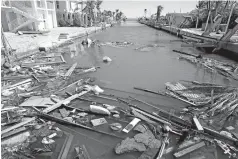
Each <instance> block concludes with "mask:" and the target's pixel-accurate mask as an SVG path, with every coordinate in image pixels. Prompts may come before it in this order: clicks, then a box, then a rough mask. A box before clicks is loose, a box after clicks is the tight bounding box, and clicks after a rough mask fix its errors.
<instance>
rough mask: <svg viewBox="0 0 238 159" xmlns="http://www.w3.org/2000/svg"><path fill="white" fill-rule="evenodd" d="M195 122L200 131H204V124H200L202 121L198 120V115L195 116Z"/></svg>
mask: <svg viewBox="0 0 238 159" xmlns="http://www.w3.org/2000/svg"><path fill="white" fill-rule="evenodd" d="M193 122H194V124H195V125H196V127H197V129H198V130H199V131H204V129H203V127H202V125H201V124H200V122H199V121H198V118H197V117H196V116H194V117H193Z"/></svg>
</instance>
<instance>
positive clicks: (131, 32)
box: [59, 22, 238, 159]
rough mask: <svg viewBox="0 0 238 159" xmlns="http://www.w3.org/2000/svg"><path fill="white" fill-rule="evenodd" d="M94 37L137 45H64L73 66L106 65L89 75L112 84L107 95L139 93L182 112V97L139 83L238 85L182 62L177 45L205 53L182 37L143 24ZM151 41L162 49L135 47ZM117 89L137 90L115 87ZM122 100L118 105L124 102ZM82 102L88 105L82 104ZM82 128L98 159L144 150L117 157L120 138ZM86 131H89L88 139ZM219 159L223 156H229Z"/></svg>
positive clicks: (128, 24)
mask: <svg viewBox="0 0 238 159" xmlns="http://www.w3.org/2000/svg"><path fill="white" fill-rule="evenodd" d="M91 38H92V39H97V40H99V41H100V42H111V41H121V42H123V41H129V42H132V43H134V45H131V46H129V47H125V48H115V47H111V46H101V47H98V46H96V45H95V46H91V47H90V48H84V47H83V46H82V45H81V40H78V41H76V42H75V43H74V44H72V45H70V46H68V47H65V48H64V49H59V50H65V54H64V57H65V59H66V61H67V62H68V63H69V64H73V63H75V62H78V65H79V66H100V67H101V68H100V69H98V70H97V72H94V73H91V74H90V75H89V76H91V77H95V78H96V79H97V80H96V82H95V83H97V84H98V85H99V86H103V87H108V88H111V89H106V93H107V94H110V93H111V94H115V95H118V96H125V97H126V96H129V95H133V96H134V97H138V98H140V99H143V100H146V101H148V102H151V103H154V104H156V105H157V106H158V107H161V108H163V109H166V110H171V109H175V110H179V109H180V108H181V107H184V106H186V104H184V103H183V102H180V101H178V100H176V99H171V98H168V97H164V96H158V95H152V94H148V93H144V92H139V91H136V90H134V89H133V87H135V86H138V87H143V88H147V89H151V90H154V91H158V90H164V88H165V86H164V83H165V82H168V81H178V80H196V81H199V82H214V83H218V84H226V85H234V86H238V82H237V81H233V80H231V81H229V80H227V79H226V78H224V77H223V76H222V75H219V74H212V73H210V72H208V71H206V70H205V69H204V68H201V67H200V66H196V65H194V64H191V63H188V62H187V61H182V60H179V59H178V54H176V53H175V52H173V51H172V50H173V49H176V50H180V51H184V52H188V53H195V54H198V53H199V51H198V50H196V49H194V48H181V47H180V45H181V42H179V41H176V40H179V39H178V38H177V37H175V36H172V35H170V34H168V33H165V32H163V31H159V30H155V29H152V28H149V27H147V26H145V25H141V24H139V23H137V22H126V23H123V24H121V25H118V26H115V27H113V28H110V29H108V30H106V31H104V32H99V33H97V34H94V35H92V36H91ZM147 44H159V46H160V47H156V48H152V49H145V50H144V51H138V50H135V48H137V47H140V46H143V45H147ZM104 56H108V57H110V58H111V59H112V62H111V63H107V64H105V63H103V62H102V58H103V57H104ZM205 56H208V57H213V58H216V59H219V60H222V61H226V62H233V61H230V60H228V59H225V58H223V57H219V56H215V55H205ZM114 89H115V90H123V91H126V92H133V93H125V92H123V91H115V90H114ZM108 92H109V93H108ZM134 93H137V94H134ZM138 94H141V95H138ZM103 102H105V101H103ZM106 103H108V104H110V103H112V101H106ZM114 104H115V103H114ZM116 104H117V105H118V103H116ZM76 105H82V103H78V104H76ZM85 106H87V105H85ZM140 106H141V107H143V108H144V109H148V110H150V111H151V110H153V109H151V108H149V107H146V106H145V105H140ZM76 131H78V132H79V133H83V134H84V135H81V136H79V137H78V139H79V141H77V142H81V144H82V143H84V144H86V145H88V147H90V148H89V151H90V153H91V154H93V155H92V156H95V158H104V159H106V158H108V159H111V158H128V159H129V158H137V157H138V156H139V155H140V154H139V153H129V154H126V155H122V156H118V155H115V154H114V153H113V150H112V149H113V147H114V146H115V145H116V143H118V142H119V141H120V140H117V139H113V138H109V137H105V136H104V137H102V135H96V134H95V133H92V132H88V131H85V130H76ZM85 134H87V135H86V137H85ZM89 134H90V135H89ZM78 135H79V134H78ZM90 136H91V137H93V139H88V137H90ZM95 139H97V140H100V141H101V142H103V143H104V144H105V145H102V144H101V143H99V142H98V141H97V142H96V141H95ZM75 142H76V141H75ZM92 145H94V146H92ZM107 145H109V146H107ZM94 149H97V151H96V150H95V151H94ZM167 158H171V156H167ZM188 158H189V157H188ZM219 158H222V159H223V158H224V156H221V157H219Z"/></svg>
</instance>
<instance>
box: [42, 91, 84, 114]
mask: <svg viewBox="0 0 238 159" xmlns="http://www.w3.org/2000/svg"><path fill="white" fill-rule="evenodd" d="M88 92H89V91H82V92H80V93H79V94H74V95H72V96H71V97H68V98H66V99H65V100H62V101H60V102H58V103H56V104H54V105H52V106H51V107H48V108H46V109H44V110H43V112H44V113H49V112H51V111H53V110H55V109H57V108H59V107H60V106H61V105H62V104H64V103H66V102H70V101H71V100H74V99H76V98H78V97H80V96H82V95H84V94H86V93H88Z"/></svg>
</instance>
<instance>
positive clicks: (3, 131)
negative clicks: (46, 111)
mask: <svg viewBox="0 0 238 159" xmlns="http://www.w3.org/2000/svg"><path fill="white" fill-rule="evenodd" d="M35 119H36V118H35V117H33V118H30V119H28V120H26V121H23V122H21V123H18V124H16V125H13V126H11V127H9V128H7V129H4V130H2V131H1V135H3V134H5V133H7V132H9V131H11V130H14V129H16V128H19V127H21V126H23V125H25V124H27V123H29V122H32V121H34V120H35Z"/></svg>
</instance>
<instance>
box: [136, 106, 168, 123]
mask: <svg viewBox="0 0 238 159" xmlns="http://www.w3.org/2000/svg"><path fill="white" fill-rule="evenodd" d="M131 109H132V110H134V111H136V112H138V113H141V114H142V115H145V116H147V117H149V118H151V119H153V120H155V121H157V122H160V123H163V124H166V125H171V123H169V122H167V121H165V120H162V119H160V118H158V117H156V116H154V115H152V114H150V113H147V112H145V111H142V110H140V109H138V108H133V107H131Z"/></svg>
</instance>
